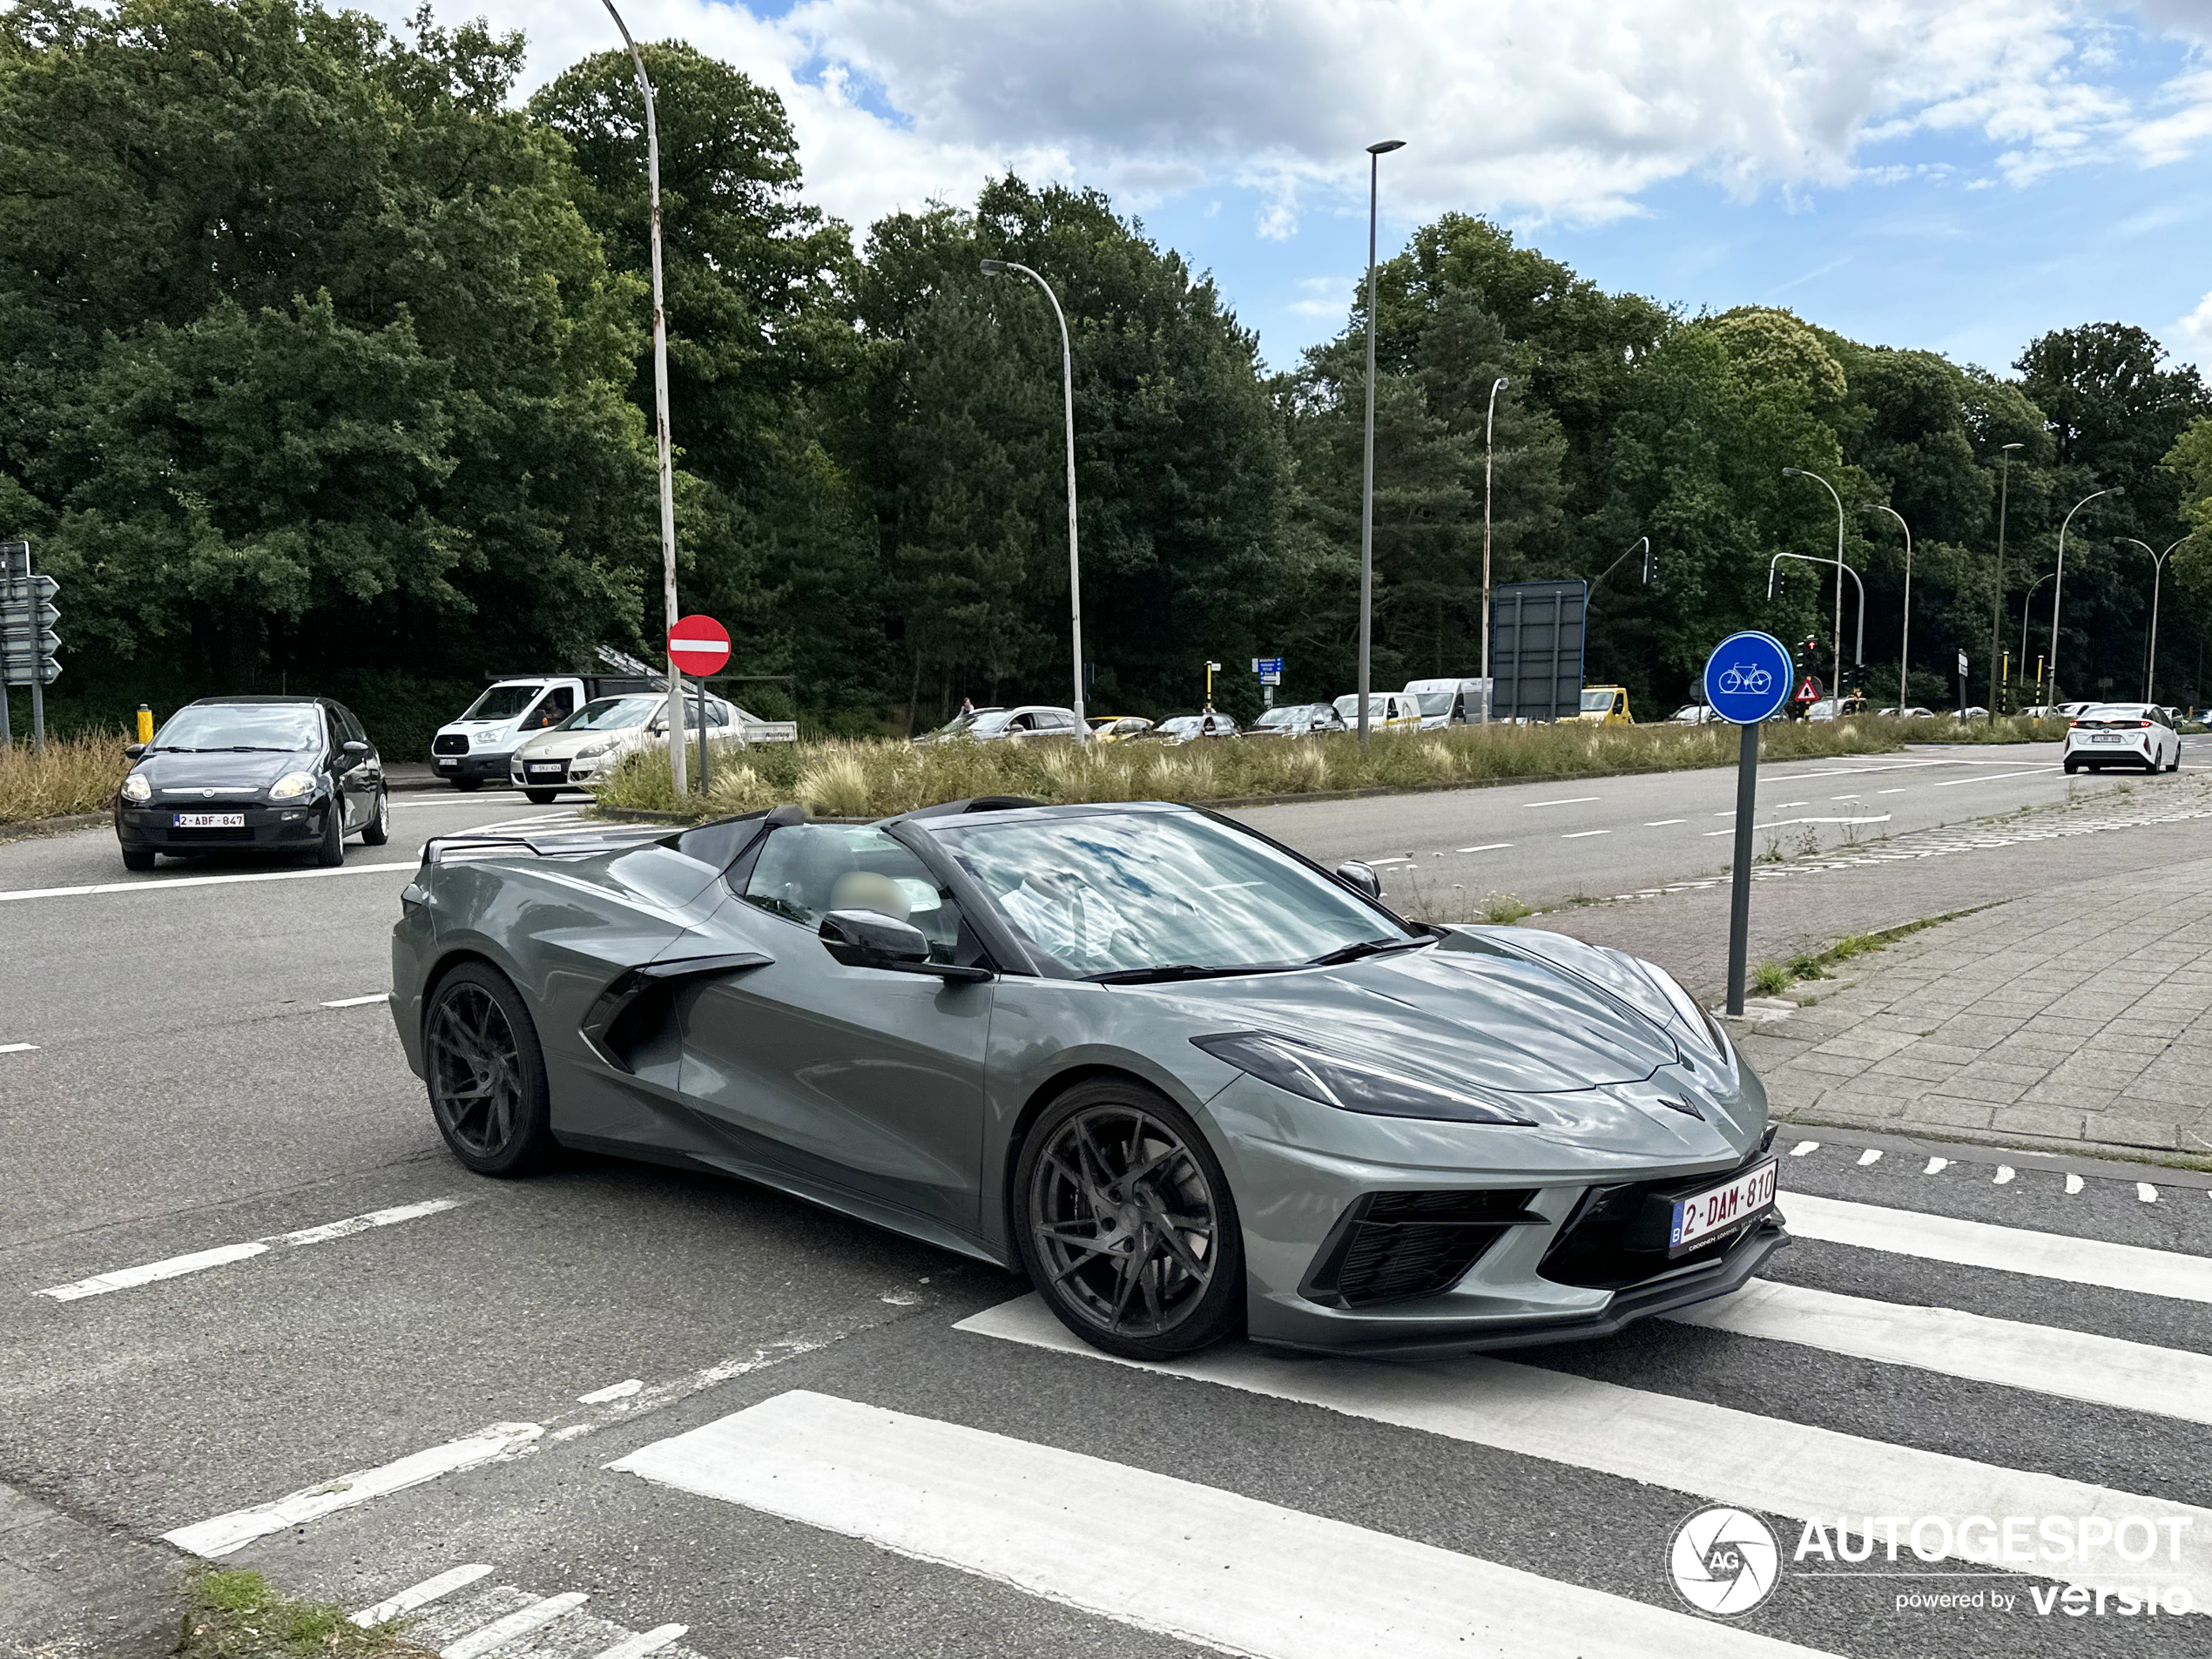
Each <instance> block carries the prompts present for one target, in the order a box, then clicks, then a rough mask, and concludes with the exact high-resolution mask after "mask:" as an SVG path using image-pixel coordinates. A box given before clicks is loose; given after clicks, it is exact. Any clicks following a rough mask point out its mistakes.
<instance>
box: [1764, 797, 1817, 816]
mask: <svg viewBox="0 0 2212 1659" xmlns="http://www.w3.org/2000/svg"><path fill="white" fill-rule="evenodd" d="M1811 805H1812V803H1811V801H1809V800H1777V801H1770V802H1769V803H1768V804H1767V806H1766V808H1765V810H1766V811H1768V812H1770V813H1786V812H1788V811H1789V810H1790V809H1791V807H1792V806H1811Z"/></svg>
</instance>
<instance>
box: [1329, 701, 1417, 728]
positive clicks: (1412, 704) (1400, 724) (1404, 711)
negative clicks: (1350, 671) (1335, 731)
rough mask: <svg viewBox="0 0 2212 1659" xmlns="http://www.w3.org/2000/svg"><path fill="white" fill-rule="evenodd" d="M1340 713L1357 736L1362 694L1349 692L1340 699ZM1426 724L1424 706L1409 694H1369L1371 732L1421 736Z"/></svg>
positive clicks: (1368, 709) (1368, 712)
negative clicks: (1422, 707) (1416, 734)
mask: <svg viewBox="0 0 2212 1659" xmlns="http://www.w3.org/2000/svg"><path fill="white" fill-rule="evenodd" d="M1336 711H1337V713H1338V715H1339V717H1340V718H1342V719H1343V721H1344V723H1345V725H1346V726H1348V727H1350V728H1351V729H1352V730H1353V731H1355V732H1356V731H1358V730H1359V692H1357V691H1347V692H1346V693H1345V695H1344V696H1342V697H1340V698H1338V699H1337V701H1336ZM1422 724H1423V722H1422V719H1421V705H1420V704H1419V703H1418V702H1416V701H1415V700H1414V699H1413V698H1410V697H1408V696H1406V693H1405V692H1403V691H1370V692H1368V693H1367V730H1369V731H1370V732H1418V731H1420V729H1421V726H1422Z"/></svg>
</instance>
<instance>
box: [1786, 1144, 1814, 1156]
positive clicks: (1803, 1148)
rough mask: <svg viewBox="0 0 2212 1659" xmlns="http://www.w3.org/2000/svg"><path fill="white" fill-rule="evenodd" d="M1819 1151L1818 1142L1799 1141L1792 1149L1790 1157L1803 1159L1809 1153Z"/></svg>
mask: <svg viewBox="0 0 2212 1659" xmlns="http://www.w3.org/2000/svg"><path fill="white" fill-rule="evenodd" d="M1818 1150H1820V1143H1819V1142H1818V1141H1799V1142H1798V1143H1797V1144H1796V1145H1795V1146H1793V1147H1791V1149H1790V1156H1791V1157H1793V1158H1801V1157H1804V1155H1805V1154H1806V1153H1808V1152H1817V1151H1818Z"/></svg>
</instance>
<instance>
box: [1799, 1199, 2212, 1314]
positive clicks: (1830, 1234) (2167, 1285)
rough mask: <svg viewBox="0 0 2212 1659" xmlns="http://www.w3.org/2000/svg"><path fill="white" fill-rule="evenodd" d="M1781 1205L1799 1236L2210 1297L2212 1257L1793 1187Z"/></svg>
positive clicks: (2119, 1287) (2139, 1290)
mask: <svg viewBox="0 0 2212 1659" xmlns="http://www.w3.org/2000/svg"><path fill="white" fill-rule="evenodd" d="M1787 1204H1788V1211H1789V1217H1790V1231H1791V1232H1793V1233H1795V1234H1797V1237H1798V1238H1817V1239H1819V1240H1820V1241H1821V1242H1822V1243H1824V1244H1855V1245H1857V1246H1858V1247H1859V1248H1860V1249H1862V1250H1882V1251H1892V1252H1894V1253H1896V1254H1898V1255H1904V1256H1912V1257H1917V1258H1924V1259H1928V1260H1933V1261H1939V1262H1954V1263H1956V1264H1959V1266H1961V1267H1988V1268H1993V1269H1995V1270H1996V1271H1999V1272H2003V1273H2028V1274H2033V1276H2034V1277H2036V1278H2054V1279H2063V1280H2065V1281H2067V1283H2069V1284H2074V1285H2101V1286H2102V1287H2103V1288H2104V1289H2106V1290H2112V1291H2133V1292H2134V1293H2135V1294H2137V1295H2139V1296H2170V1297H2175V1298H2180V1299H2181V1300H2182V1301H2185V1302H2212V1257H2208V1256H2186V1255H2182V1254H2181V1253H2179V1252H2178V1251H2166V1250H2147V1249H2145V1248H2144V1247H2143V1246H2141V1245H2140V1244H2107V1242H2106V1241H2105V1240H2103V1239H2101V1238H2074V1236H2073V1235H2072V1234H2070V1233H2046V1232H2033V1231H2029V1230H2027V1228H2023V1227H1999V1226H1995V1225H1993V1224H1990V1223H1988V1222H1986V1221H1961V1220H1959V1219H1957V1218H1955V1217H1951V1216H1931V1215H1925V1214H1922V1213H1921V1212H1920V1211H1914V1210H1885V1209H1884V1208H1882V1207H1881V1206H1879V1205H1878V1204H1847V1203H1845V1202H1844V1201H1843V1200H1842V1199H1839V1198H1820V1197H1814V1196H1813V1195H1812V1194H1811V1193H1810V1192H1792V1193H1791V1194H1790V1195H1789V1198H1788V1200H1787Z"/></svg>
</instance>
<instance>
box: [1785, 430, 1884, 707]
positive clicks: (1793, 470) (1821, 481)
mask: <svg viewBox="0 0 2212 1659" xmlns="http://www.w3.org/2000/svg"><path fill="white" fill-rule="evenodd" d="M1782 475H1783V476H1784V478H1810V479H1811V480H1812V481H1813V482H1815V483H1817V484H1818V485H1819V486H1820V487H1821V488H1822V489H1824V490H1826V491H1827V492H1828V495H1829V497H1830V499H1831V500H1832V501H1833V502H1835V503H1836V684H1835V686H1834V688H1833V689H1834V691H1835V695H1836V706H1837V707H1838V708H1841V707H1842V706H1843V698H1844V498H1843V497H1842V496H1838V495H1837V494H1836V486H1835V485H1833V484H1831V483H1830V482H1828V481H1827V480H1826V479H1825V478H1823V477H1822V476H1821V475H1819V474H1818V473H1817V472H1807V471H1806V470H1805V469H1804V468H1803V467H1784V469H1782ZM1860 632H1861V635H1862V637H1861V639H1860V641H1859V658H1860V660H1861V661H1862V662H1864V661H1865V638H1864V637H1863V636H1864V634H1865V630H1863V629H1862V630H1861V631H1860ZM1899 706H1900V707H1902V706H1903V705H1899Z"/></svg>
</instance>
